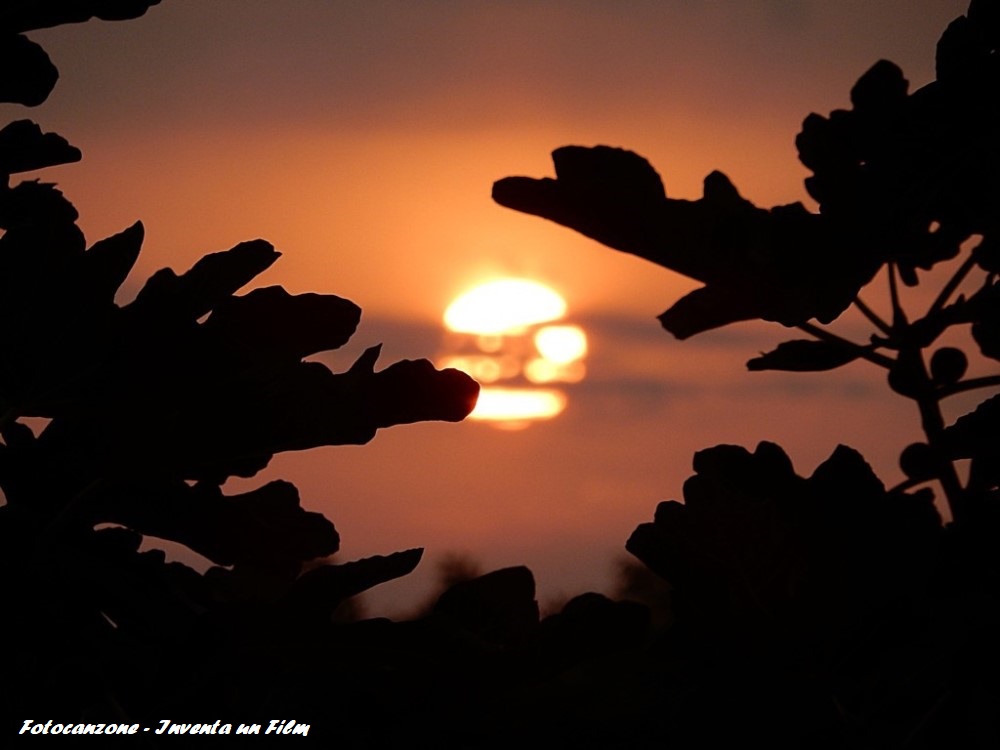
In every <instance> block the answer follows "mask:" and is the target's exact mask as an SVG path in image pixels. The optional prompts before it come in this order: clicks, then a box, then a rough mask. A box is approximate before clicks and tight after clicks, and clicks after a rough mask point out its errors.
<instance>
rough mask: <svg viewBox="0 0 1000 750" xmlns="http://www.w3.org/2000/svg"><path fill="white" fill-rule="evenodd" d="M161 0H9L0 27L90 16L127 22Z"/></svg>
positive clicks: (25, 27) (55, 23)
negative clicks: (68, 0)
mask: <svg viewBox="0 0 1000 750" xmlns="http://www.w3.org/2000/svg"><path fill="white" fill-rule="evenodd" d="M159 2H160V0H71V1H70V2H67V1H66V0H6V3H5V5H4V6H3V8H2V9H0V29H3V30H5V31H30V30H31V29H47V28H49V27H51V26H59V25H61V24H64V23H82V22H83V21H89V20H90V19H91V18H95V17H96V18H100V19H102V20H105V21H124V20H127V19H130V18H138V17H139V16H141V15H142V14H144V13H145V12H146V10H147V9H148V8H149V7H150V6H153V5H158V4H159Z"/></svg>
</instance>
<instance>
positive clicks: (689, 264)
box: [493, 146, 880, 338]
mask: <svg viewBox="0 0 1000 750" xmlns="http://www.w3.org/2000/svg"><path fill="white" fill-rule="evenodd" d="M553 161H554V163H555V169H556V179H554V180H553V179H540V180H536V179H530V178H526V177H509V178H507V179H504V180H500V181H498V182H497V183H496V184H495V185H494V186H493V197H494V200H496V201H497V202H498V203H500V204H501V205H503V206H507V207H509V208H514V209H516V210H519V211H524V212H526V213H530V214H535V215H537V216H542V217H544V218H547V219H551V220H552V221H555V222H557V223H559V224H562V225H564V226H568V227H570V228H572V229H575V230H577V231H579V232H581V233H582V234H584V235H586V236H588V237H591V238H593V239H596V240H598V241H599V242H602V243H604V244H606V245H608V246H609V247H612V248H615V249H616V250H622V251H624V252H628V253H632V254H635V255H638V256H640V257H642V258H645V259H647V260H650V261H652V262H654V263H657V264H659V265H661V266H665V267H666V268H670V269H672V270H674V271H677V272H679V273H682V274H684V275H686V276H690V277H691V278H694V279H697V280H699V281H702V282H705V284H706V287H705V288H704V289H701V290H697V291H696V292H693V293H692V294H690V295H688V296H687V297H685V298H684V299H683V300H681V302H679V303H678V304H677V305H675V306H674V308H671V310H669V311H667V313H665V314H664V315H662V316H661V318H660V319H661V321H662V322H663V324H664V326H665V327H666V328H668V330H670V331H671V332H673V333H674V334H675V335H677V336H678V337H680V338H684V337H686V336H690V335H692V334H694V333H698V332H700V331H704V330H707V329H709V328H713V327H716V326H720V325H725V324H727V323H731V322H734V321H738V320H749V319H754V318H763V319H765V320H774V321H779V322H781V323H784V324H785V325H797V324H799V323H803V322H805V321H806V320H808V319H810V318H813V317H816V318H819V319H820V320H822V321H824V322H829V321H830V320H832V319H833V318H835V317H836V316H837V315H839V314H840V312H841V311H843V309H844V308H845V307H847V305H849V304H850V302H851V300H852V299H853V298H854V296H855V294H856V293H857V290H858V289H859V288H860V287H861V286H862V285H863V284H865V283H866V282H867V281H868V280H869V279H870V278H871V277H872V276H873V275H874V273H875V271H876V270H877V268H878V266H879V264H880V261H879V260H878V259H877V257H875V256H872V254H871V253H868V252H867V251H866V248H865V247H864V246H863V247H861V248H860V249H859V248H858V247H857V245H850V246H849V247H850V248H852V249H850V250H847V251H845V247H844V245H843V243H840V242H838V239H837V237H836V233H835V232H832V231H831V230H830V229H829V228H828V227H825V226H824V222H823V220H822V219H821V217H819V216H816V215H813V214H810V213H809V212H807V211H806V210H805V209H804V208H803V207H802V206H801V205H800V204H792V205H790V206H778V207H775V208H774V209H772V210H770V211H767V210H764V209H761V208H758V207H756V206H754V205H753V204H752V203H751V202H750V201H748V200H746V199H744V198H742V197H741V196H740V195H739V193H738V191H737V190H736V188H735V187H733V185H732V183H731V182H730V181H729V179H728V178H727V177H726V176H725V175H723V174H722V173H720V172H713V173H712V174H710V175H709V176H708V177H706V178H705V186H704V195H703V197H702V199H701V200H698V201H687V200H675V199H670V198H667V197H666V194H665V192H664V190H663V185H662V183H661V182H660V179H659V176H658V175H657V174H656V172H655V170H653V168H652V167H651V166H650V165H649V163H648V162H647V161H646V160H645V159H643V158H642V157H640V156H638V155H636V154H634V153H632V152H629V151H624V150H622V149H614V148H609V147H607V146H597V147H595V148H583V147H579V146H568V147H565V148H560V149H557V150H556V151H555V152H553Z"/></svg>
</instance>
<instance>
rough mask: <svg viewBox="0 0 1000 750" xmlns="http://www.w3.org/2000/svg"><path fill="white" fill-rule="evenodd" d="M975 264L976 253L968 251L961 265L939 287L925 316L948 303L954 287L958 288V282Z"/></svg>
mask: <svg viewBox="0 0 1000 750" xmlns="http://www.w3.org/2000/svg"><path fill="white" fill-rule="evenodd" d="M975 266H976V254H975V253H969V257H968V258H966V259H965V261H964V262H963V263H962V265H961V266H959V268H958V270H956V271H955V273H954V274H953V275H952V277H951V278H950V279H948V283H947V284H945V285H944V287H943V288H942V289H941V293H940V294H938V296H937V299H935V300H934V303H933V304H932V305H931V306H930V309H929V310H928V311H927V315H926V316H925V317H930V316H931V315H933V314H934V313H936V312H938V311H939V310H940V309H941V308H942V307H944V306H945V305H946V304H947V303H948V300H949V299H950V298H951V295H952V294H954V293H955V290H956V289H958V286H959V284H961V283H962V282H963V281H965V277H966V276H968V275H969V271H971V270H972V269H973V268H975Z"/></svg>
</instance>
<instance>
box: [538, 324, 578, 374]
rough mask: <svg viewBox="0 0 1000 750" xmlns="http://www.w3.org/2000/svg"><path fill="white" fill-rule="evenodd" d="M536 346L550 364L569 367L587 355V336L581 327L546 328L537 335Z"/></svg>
mask: <svg viewBox="0 0 1000 750" xmlns="http://www.w3.org/2000/svg"><path fill="white" fill-rule="evenodd" d="M535 346H536V347H537V348H538V351H539V353H540V354H541V355H542V356H543V357H545V359H547V360H548V361H549V362H554V363H556V364H558V365H568V364H569V363H570V362H575V361H576V360H578V359H580V358H581V357H582V356H583V355H584V354H586V353H587V336H586V334H584V332H583V329H582V328H580V326H545V328H542V329H539V331H538V333H536V334H535Z"/></svg>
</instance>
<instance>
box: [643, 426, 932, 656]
mask: <svg viewBox="0 0 1000 750" xmlns="http://www.w3.org/2000/svg"><path fill="white" fill-rule="evenodd" d="M695 470H696V472H697V473H696V474H695V475H694V476H693V477H691V478H690V479H688V481H687V482H685V484H684V503H683V504H681V503H678V502H665V503H660V505H659V506H658V507H657V510H656V515H655V519H654V521H653V523H647V524H643V525H641V526H639V527H638V528H637V529H636V530H635V532H634V533H633V534H632V536H631V537H630V539H629V541H628V544H627V545H626V547H627V549H628V550H629V551H630V552H631V553H632V554H634V555H635V556H636V557H638V558H639V559H640V560H642V561H643V562H644V563H645V564H646V565H647V566H648V567H649V568H650V569H651V570H653V571H655V572H656V573H658V574H659V575H661V576H663V577H665V578H666V579H667V580H668V582H669V583H670V584H671V586H672V589H673V590H672V593H671V597H672V602H673V605H674V607H675V609H676V614H677V616H678V617H679V618H680V619H681V620H683V621H686V622H687V623H688V624H689V625H690V626H692V627H696V628H705V629H706V632H718V631H720V630H728V629H730V628H736V629H737V630H741V629H744V628H750V629H752V628H764V629H766V630H771V629H773V628H776V627H777V628H778V629H779V632H783V631H781V628H782V627H784V626H783V625H781V623H783V622H788V623H789V624H791V623H794V628H793V629H794V630H795V632H798V633H799V635H800V636H802V635H805V633H807V632H809V631H810V629H813V628H815V629H816V632H823V631H825V629H827V628H829V627H831V624H832V621H830V620H829V618H830V617H835V620H836V621H838V622H839V621H841V618H844V617H854V618H857V619H858V621H859V622H867V621H868V619H869V618H870V617H872V613H873V612H874V611H875V610H876V609H878V608H881V607H883V606H887V605H886V602H887V601H888V600H889V599H890V598H891V597H895V596H897V595H898V596H906V594H905V593H904V592H906V591H910V590H912V589H913V587H917V586H920V585H922V578H921V576H922V575H923V574H922V573H921V570H925V569H926V567H927V566H929V565H931V564H932V562H931V559H932V558H933V553H934V550H935V549H936V544H937V543H938V542H937V540H938V536H939V533H940V531H941V524H940V519H939V518H938V517H937V514H936V512H935V511H934V507H933V503H932V501H931V497H930V496H929V494H918V495H904V494H900V493H887V492H886V490H885V488H884V486H883V485H882V483H881V482H880V481H879V480H878V478H877V477H876V476H875V475H874V473H873V472H872V470H871V468H870V467H869V466H868V464H867V463H866V462H865V461H864V459H863V458H862V457H861V455H860V454H858V453H857V451H854V450H852V449H850V448H846V447H844V446H840V447H838V448H837V450H836V451H834V453H833V455H832V456H831V457H830V458H829V459H827V460H826V461H825V462H824V463H823V464H822V465H821V466H819V467H818V468H817V469H816V471H815V472H814V473H813V475H812V476H811V477H809V478H808V479H803V478H801V477H798V476H796V474H795V472H794V470H793V468H792V465H791V462H790V461H789V460H788V457H787V455H786V454H785V453H784V452H783V451H782V450H781V449H780V448H779V447H778V446H776V445H773V444H769V443H761V444H760V445H759V446H758V447H757V449H756V451H754V452H753V453H750V452H749V451H747V450H745V449H743V448H740V447H737V446H718V447H716V448H711V449H708V450H704V451H699V453H698V454H696V457H695ZM887 591H888V592H892V594H891V597H890V595H889V593H887ZM813 607H817V609H815V610H814V609H813ZM786 618H788V619H787V620H786ZM789 632H791V631H789ZM809 637H811V636H809Z"/></svg>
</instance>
